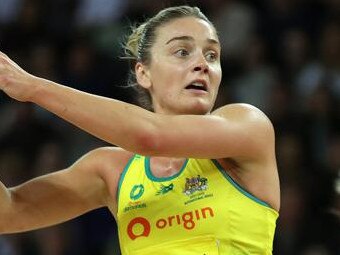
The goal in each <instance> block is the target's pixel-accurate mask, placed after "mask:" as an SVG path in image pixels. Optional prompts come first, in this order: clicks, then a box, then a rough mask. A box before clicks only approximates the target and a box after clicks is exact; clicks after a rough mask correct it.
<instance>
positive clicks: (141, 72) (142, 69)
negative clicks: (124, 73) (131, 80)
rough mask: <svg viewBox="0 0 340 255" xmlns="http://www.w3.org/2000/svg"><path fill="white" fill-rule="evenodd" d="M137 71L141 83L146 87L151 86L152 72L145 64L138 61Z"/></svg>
mask: <svg viewBox="0 0 340 255" xmlns="http://www.w3.org/2000/svg"><path fill="white" fill-rule="evenodd" d="M135 73H136V79H137V82H138V84H139V85H141V86H142V87H143V88H145V89H149V88H150V87H151V84H152V83H151V79H150V72H149V70H148V68H147V66H145V65H144V64H142V63H140V62H138V63H137V64H136V65H135Z"/></svg>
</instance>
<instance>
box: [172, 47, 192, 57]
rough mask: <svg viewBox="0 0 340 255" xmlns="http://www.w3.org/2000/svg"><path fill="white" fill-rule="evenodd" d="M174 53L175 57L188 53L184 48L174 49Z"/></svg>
mask: <svg viewBox="0 0 340 255" xmlns="http://www.w3.org/2000/svg"><path fill="white" fill-rule="evenodd" d="M175 55H176V56H177V57H181V58H183V57H186V56H188V55H189V51H188V50H186V49H179V50H176V51H175Z"/></svg>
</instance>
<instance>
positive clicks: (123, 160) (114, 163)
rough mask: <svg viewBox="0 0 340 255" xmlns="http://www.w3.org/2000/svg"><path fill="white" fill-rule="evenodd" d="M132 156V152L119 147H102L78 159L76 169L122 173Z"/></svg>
mask: <svg viewBox="0 0 340 255" xmlns="http://www.w3.org/2000/svg"><path fill="white" fill-rule="evenodd" d="M132 156H133V153H132V152H129V151H126V150H124V149H122V148H119V147H100V148H97V149H94V150H91V151H89V152H88V153H86V154H85V155H84V156H82V157H81V158H80V159H78V160H77V161H76V162H75V164H74V167H76V168H79V169H83V170H86V169H87V170H89V171H106V170H108V171H114V172H117V173H120V172H121V171H122V170H123V169H124V166H125V165H126V164H127V163H128V161H129V159H130V158H131V157H132Z"/></svg>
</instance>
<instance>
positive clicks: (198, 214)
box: [0, 6, 280, 255]
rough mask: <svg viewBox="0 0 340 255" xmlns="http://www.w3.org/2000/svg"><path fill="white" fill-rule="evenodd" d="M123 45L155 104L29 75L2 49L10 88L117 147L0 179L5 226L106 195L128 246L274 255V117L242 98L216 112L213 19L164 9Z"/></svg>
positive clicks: (0, 223)
mask: <svg viewBox="0 0 340 255" xmlns="http://www.w3.org/2000/svg"><path fill="white" fill-rule="evenodd" d="M125 50H126V53H127V56H126V57H127V58H129V59H130V60H131V62H132V63H133V70H132V76H131V78H132V82H136V84H137V85H136V86H139V88H140V89H141V90H142V91H144V92H146V93H147V96H148V97H149V98H150V100H151V102H152V107H151V108H152V110H151V111H150V110H146V109H143V108H141V107H138V106H135V105H132V104H128V103H125V102H121V101H118V100H114V99H109V98H105V97H100V96H96V95H92V94H88V93H84V92H82V91H78V90H75V89H72V88H69V87H65V86H62V85H60V84H57V83H55V82H52V81H49V80H45V79H41V78H39V77H36V76H33V75H31V74H28V73H27V72H25V71H24V70H23V69H21V68H20V67H19V66H18V65H17V64H16V63H14V62H13V61H12V60H11V59H10V58H8V57H7V56H6V55H5V54H3V53H1V58H0V88H1V90H3V91H4V92H5V93H6V94H7V95H8V96H10V97H12V98H14V99H16V100H18V101H22V102H32V103H35V104H37V105H39V106H41V107H43V108H45V109H46V110H48V111H50V112H52V113H54V114H56V115H58V116H59V117H61V118H63V119H65V120H67V121H69V122H71V123H73V124H74V125H76V126H78V127H79V128H81V129H83V130H86V131H87V132H89V133H91V134H93V135H94V136H97V137H99V138H100V139H102V140H105V141H107V142H109V143H111V144H113V145H115V146H114V147H105V148H99V149H95V150H93V151H90V152H89V153H87V154H86V155H84V156H83V157H82V158H80V159H79V160H78V161H76V162H75V163H74V164H73V165H72V166H70V167H68V168H67V169H63V170H59V171H56V172H53V173H50V174H47V175H44V176H40V177H37V178H34V179H32V180H30V181H28V182H25V183H23V184H21V185H19V186H16V187H11V188H7V187H5V186H4V185H3V184H2V183H1V185H0V233H17V232H23V231H29V230H34V229H38V228H43V227H47V226H50V225H54V224H58V223H62V222H65V221H67V220H69V219H72V218H74V217H77V216H79V215H81V214H84V213H86V212H88V211H90V210H93V209H96V208H99V207H104V206H106V207H108V208H109V209H110V211H111V212H112V215H113V216H114V217H115V219H116V221H117V224H118V230H119V240H120V245H121V251H122V254H156V253H157V252H158V253H159V254H188V255H189V254H209V255H210V254H233V255H236V254H261V255H263V254H271V253H272V243H273V237H274V232H275V222H276V219H277V217H278V211H279V207H280V192H279V178H278V172H277V165H276V157H275V148H274V147H275V145H274V140H275V135H274V130H273V126H272V124H271V122H270V120H269V119H268V118H267V117H266V116H265V114H264V113H263V112H261V111H260V110H259V109H257V108H255V107H253V106H251V105H247V104H228V105H225V106H223V107H221V108H218V109H216V110H214V111H212V108H213V105H214V102H215V99H216V96H217V92H218V88H219V85H220V82H221V79H222V73H221V65H220V55H221V49H220V42H219V38H218V36H217V33H216V30H215V28H214V26H213V25H212V23H211V22H210V21H209V20H208V19H207V18H206V16H204V14H202V12H201V11H200V10H199V9H198V8H195V7H188V6H179V7H172V8H167V9H164V10H162V11H161V12H159V13H158V14H157V15H156V16H154V17H153V18H151V19H149V20H148V21H146V22H145V23H144V24H142V25H140V26H139V27H137V28H136V29H134V30H133V32H132V34H131V35H130V37H129V39H128V41H127V43H126V45H125ZM9 170H10V169H9Z"/></svg>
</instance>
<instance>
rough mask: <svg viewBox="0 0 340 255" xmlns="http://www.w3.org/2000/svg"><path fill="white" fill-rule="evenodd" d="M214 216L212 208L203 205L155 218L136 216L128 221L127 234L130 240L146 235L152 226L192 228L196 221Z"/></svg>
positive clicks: (160, 228)
mask: <svg viewBox="0 0 340 255" xmlns="http://www.w3.org/2000/svg"><path fill="white" fill-rule="evenodd" d="M214 216H215V215H214V210H213V209H212V208H211V207H205V208H201V209H197V210H194V211H189V212H185V213H183V214H176V215H171V216H167V217H164V218H160V219H156V220H148V219H146V218H143V217H136V218H133V219H132V220H131V221H130V222H129V224H128V226H127V234H128V236H129V237H130V239H131V240H135V239H136V238H138V237H142V236H144V237H148V236H149V235H150V233H151V231H152V229H154V228H156V229H159V230H164V229H167V228H170V227H183V228H184V229H186V230H193V229H194V228H195V227H196V225H197V224H198V221H201V220H206V219H208V218H212V217H214ZM150 221H151V222H150Z"/></svg>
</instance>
